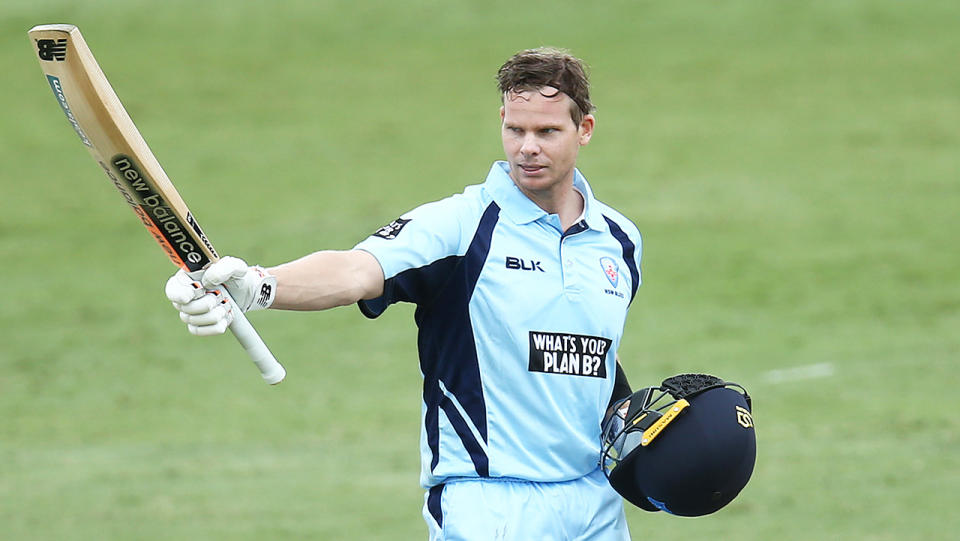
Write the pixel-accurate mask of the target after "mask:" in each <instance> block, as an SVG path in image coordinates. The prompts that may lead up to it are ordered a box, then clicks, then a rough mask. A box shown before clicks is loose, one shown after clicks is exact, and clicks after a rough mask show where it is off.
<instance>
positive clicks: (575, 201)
mask: <svg viewBox="0 0 960 541" xmlns="http://www.w3.org/2000/svg"><path fill="white" fill-rule="evenodd" d="M518 186H519V185H518ZM520 191H522V192H523V193H524V194H525V195H526V196H527V197H528V198H529V199H530V200H531V201H533V202H534V203H535V204H536V205H537V206H538V207H540V208H542V209H543V210H545V211H546V212H548V213H550V214H556V215H557V216H558V217H559V218H560V225H561V226H563V230H564V231H566V230H567V229H568V228H569V227H570V226H571V225H573V224H574V223H575V222H576V221H577V218H579V217H580V215H581V214H582V213H583V209H584V205H585V202H584V199H583V195H582V194H581V193H580V191H579V190H577V189H575V188H574V187H573V181H572V180H571V182H570V184H569V185H567V186H565V187H564V189H563V190H558V191H551V192H547V193H539V192H529V191H527V190H524V189H523V188H520Z"/></svg>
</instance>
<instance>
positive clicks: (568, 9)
mask: <svg viewBox="0 0 960 541" xmlns="http://www.w3.org/2000/svg"><path fill="white" fill-rule="evenodd" d="M598 4H600V5H596V6H592V5H590V4H589V3H586V2H566V1H561V2H528V3H523V4H522V5H520V4H517V3H513V2H504V1H499V0H497V1H487V2H467V1H454V2H440V1H436V0H433V1H430V0H415V1H411V2H385V1H368V2H357V3H351V2H327V1H324V2H306V1H295V2H283V3H277V5H276V6H274V5H273V4H268V3H266V2H251V3H249V5H248V3H232V2H225V1H214V2H202V3H199V2H197V3H195V2H186V1H182V0H178V1H171V2H164V3H154V2H146V1H135V2H134V1H128V2H119V1H118V2H107V1H101V2H94V1H88V2H67V1H53V0H43V1H40V0H33V1H29V2H28V1H26V0H13V1H12V2H11V1H7V2H4V3H3V5H2V6H0V65H2V66H3V71H4V75H3V85H2V86H0V92H2V99H0V103H2V124H0V126H2V127H0V164H2V166H0V190H2V191H0V194H2V195H0V208H2V212H0V258H2V261H3V273H2V276H3V282H4V284H5V292H4V294H3V296H2V301H0V328H2V329H3V330H2V332H3V340H2V346H0V538H3V539H11V540H21V539H22V540H62V539H83V540H86V539H96V540H130V539H137V540H159V539H202V540H228V539H229V540H258V541H260V540H266V539H270V540H281V539H363V540H367V539H370V540H406V539H425V538H426V528H425V526H424V525H423V523H422V519H421V518H420V506H421V504H422V492H421V490H420V488H419V487H418V484H417V477H418V468H419V457H418V450H417V438H418V434H419V429H418V416H419V411H420V406H419V400H420V377H419V372H418V366H417V361H416V353H415V327H414V324H413V321H412V313H413V311H412V307H409V306H395V307H393V308H392V309H390V310H389V311H388V312H387V314H385V316H384V317H382V318H380V319H379V320H377V321H368V320H366V319H365V318H363V317H362V316H361V315H360V313H359V311H357V310H356V309H352V308H344V309H340V310H335V311H331V312H326V313H312V314H295V313H279V312H278V313H256V314H254V315H253V316H252V318H251V319H252V320H253V321H254V323H255V324H256V325H257V327H258V328H259V330H260V331H261V333H262V335H263V336H264V337H265V338H266V340H267V342H268V343H269V344H270V345H271V347H272V348H273V349H274V351H275V352H276V354H277V356H278V358H280V359H281V360H282V361H283V362H284V363H285V364H286V366H287V369H288V372H289V376H288V380H287V381H286V382H285V383H284V384H283V385H281V386H280V387H277V388H270V387H268V386H266V385H264V384H263V383H262V382H261V381H260V378H259V375H258V374H257V373H256V370H255V369H254V368H253V367H252V366H251V365H250V364H249V362H248V361H247V360H246V359H245V357H244V355H243V353H242V351H241V349H240V347H239V346H238V345H237V344H236V343H235V342H234V341H233V340H232V339H230V338H226V337H220V338H213V339H197V338H193V337H191V336H189V335H188V334H187V333H186V332H185V330H184V329H183V328H182V326H181V324H180V323H179V321H178V320H177V318H176V315H175V312H174V311H173V310H172V309H171V308H170V306H169V305H168V304H167V301H166V300H165V298H164V296H163V284H164V282H165V280H166V278H167V276H168V275H169V274H170V273H171V272H172V271H173V270H174V269H173V267H172V266H171V265H169V264H168V263H167V262H166V259H165V258H164V256H163V255H162V254H161V252H160V251H159V250H158V249H157V247H156V246H155V245H154V244H153V243H152V241H151V240H150V239H149V238H148V236H147V234H146V233H145V232H144V231H143V230H142V228H140V227H139V226H138V225H137V223H136V219H135V218H134V217H133V215H132V214H131V213H130V211H129V210H127V209H125V208H124V207H125V205H124V204H123V203H122V199H121V198H120V197H119V195H118V194H116V193H115V191H114V189H113V188H112V187H111V186H110V184H109V182H108V181H107V180H106V178H105V177H103V175H102V173H100V172H99V171H98V170H97V167H96V166H95V164H94V163H93V162H92V160H91V159H90V158H89V157H88V156H87V153H86V151H85V149H84V148H83V146H82V145H81V144H79V143H78V142H77V138H76V136H75V134H74V133H73V132H72V130H71V129H70V128H69V126H68V124H67V122H66V121H65V119H64V118H63V114H62V113H61V112H60V110H59V108H58V107H57V105H56V102H55V100H54V98H53V97H52V96H51V94H50V91H49V88H48V87H47V85H46V83H45V81H44V80H43V77H42V74H41V72H40V69H39V67H38V65H37V62H36V60H35V58H34V56H33V55H32V54H31V44H30V43H29V42H28V40H27V36H26V31H27V30H28V29H29V28H30V27H31V26H33V25H35V24H41V23H51V22H70V23H74V24H77V25H79V26H80V27H81V29H83V32H84V35H85V36H86V39H87V42H88V43H89V44H90V46H91V47H92V48H93V50H94V52H95V54H96V55H97V57H98V59H99V61H100V63H101V65H102V67H103V69H104V71H105V72H106V74H107V76H108V77H109V78H110V80H111V82H112V83H113V85H114V87H115V89H116V90H117V93H118V94H119V96H120V98H121V99H122V100H123V101H124V103H125V105H126V107H127V109H128V111H129V112H130V114H131V116H132V117H133V119H134V121H136V122H137V124H138V126H139V128H140V130H141V131H142V132H143V134H144V136H145V138H146V139H147V141H148V142H149V143H150V145H151V147H152V148H153V150H154V152H155V153H156V154H157V156H158V158H159V159H160V162H161V163H163V164H164V167H165V169H166V170H167V172H168V173H169V174H170V176H171V178H172V179H173V180H174V182H175V183H176V184H177V185H178V187H179V188H180V190H181V192H182V193H183V195H184V198H185V199H186V200H187V201H188V202H189V203H190V205H191V208H192V210H193V211H194V213H195V214H196V215H197V216H198V217H199V219H200V221H201V223H203V224H204V228H205V229H206V232H207V233H208V235H209V236H210V238H211V240H212V241H213V242H214V243H215V244H216V245H217V246H218V248H219V249H220V251H221V252H225V253H230V254H235V255H239V256H242V257H244V258H246V259H247V260H248V261H251V262H257V263H261V264H264V265H272V264H276V263H280V262H282V261H286V260H289V259H293V258H295V257H299V256H300V255H303V254H305V253H307V252H309V251H312V250H316V249H321V248H347V247H350V246H352V245H353V244H354V243H355V242H357V241H359V240H360V239H362V238H363V237H365V236H366V235H367V234H369V233H370V232H372V231H373V230H375V229H376V228H377V227H379V226H380V225H383V224H385V223H387V222H389V221H391V220H392V219H394V218H395V217H397V216H398V215H399V214H400V213H401V212H403V211H405V210H407V209H409V208H411V207H413V206H415V205H417V204H419V203H421V202H424V201H428V200H432V199H438V198H441V197H444V196H446V195H448V194H450V193H453V192H457V191H460V189H461V188H462V186H464V185H466V184H472V183H476V182H479V181H481V180H482V178H483V175H484V174H485V173H486V171H487V168H488V167H489V164H490V162H491V161H492V160H494V159H497V158H498V157H499V156H500V154H501V148H500V142H499V139H498V136H497V134H498V127H497V121H498V118H497V107H498V106H499V98H498V96H497V93H496V90H495V86H494V82H493V75H494V73H495V70H496V68H497V67H498V66H499V65H500V63H501V62H502V61H503V60H504V59H505V58H507V57H508V56H509V55H510V54H512V53H513V52H515V51H516V50H519V49H521V48H525V47H531V46H538V45H544V44H549V45H558V46H563V47H567V48H570V49H571V50H572V51H573V52H574V53H575V54H578V55H581V56H583V57H584V58H586V59H587V60H588V62H589V63H590V64H591V67H592V79H593V83H594V91H593V94H594V96H593V97H594V101H595V102H596V104H597V105H598V106H599V110H598V113H597V114H598V126H597V132H596V135H595V137H594V139H593V142H592V144H591V145H590V146H589V147H588V148H587V149H585V150H584V152H583V153H582V154H581V162H580V166H581V169H582V170H583V171H584V173H585V174H586V175H587V176H588V178H590V179H591V182H592V184H593V186H594V189H595V192H596V193H597V196H598V197H599V198H601V199H603V200H605V201H607V202H609V203H611V204H613V205H614V206H616V207H618V208H619V209H620V210H622V211H623V212H625V213H626V214H627V215H628V216H630V217H631V218H632V219H633V220H634V221H635V222H636V223H637V224H638V226H639V227H640V230H641V232H643V234H644V244H645V246H644V248H645V250H644V262H645V264H644V269H643V270H644V285H643V287H642V288H641V289H640V291H639V293H638V296H637V299H636V301H635V302H634V304H633V309H632V311H631V314H630V318H629V320H628V324H627V325H628V326H627V334H626V336H625V339H624V344H623V348H622V350H621V357H622V358H623V360H624V365H625V367H626V369H627V371H628V374H629V375H630V377H631V382H632V383H633V384H634V386H642V385H650V384H655V383H657V382H659V381H660V380H662V379H663V378H665V377H667V376H670V375H673V374H675V373H678V372H687V371H706V372H710V373H714V374H717V375H719V376H722V377H725V378H727V379H731V380H735V381H738V382H740V383H742V384H744V385H745V386H746V387H747V388H748V389H749V390H750V392H751V394H752V395H753V396H754V400H755V420H756V423H757V431H758V440H759V456H758V462H757V467H756V471H755V473H754V477H753V479H752V481H751V483H750V484H749V485H748V487H747V488H746V490H745V491H744V492H743V493H742V494H741V496H740V498H738V499H737V500H736V501H735V502H734V503H733V504H731V505H730V506H729V507H728V508H726V509H724V510H723V511H721V512H720V513H718V514H716V515H712V516H709V517H705V518H700V519H680V518H676V517H671V516H666V515H663V514H648V513H644V512H641V511H638V510H634V509H630V510H628V518H629V520H630V523H631V528H632V529H633V532H634V534H635V537H636V538H637V539H647V538H650V539H653V538H662V539H676V538H683V539H698V540H700V539H710V540H721V539H738V540H741V541H747V540H777V541H790V540H814V539H816V540H820V539H836V540H850V539H857V540H878V541H879V540H891V541H892V540H898V541H899V540H903V539H918V540H933V539H937V540H939V539H954V538H955V536H956V535H957V534H956V532H957V531H958V530H960V514H958V513H957V511H956V508H957V506H958V504H960V453H958V451H957V449H958V447H960V420H958V416H957V415H956V408H957V400H956V398H955V397H954V395H953V394H952V392H950V390H951V389H950V388H951V387H954V386H956V385H955V384H956V382H957V381H958V377H957V375H956V370H957V368H956V366H957V364H958V361H960V272H958V270H960V250H958V243H957V240H956V239H957V234H958V232H960V216H958V214H960V176H958V175H960V137H958V126H960V70H958V69H957V59H958V57H957V51H960V4H957V3H956V2H953V1H926V2H897V1H893V0H889V1H872V2H871V1H866V0H862V1H853V0H850V1H845V0H835V1H826V0H822V1H809V2H787V1H784V2H748V1H732V0H731V1H719V2H706V1H690V2H653V1H647V0H643V1H632V2H627V1H611V2H602V3H598Z"/></svg>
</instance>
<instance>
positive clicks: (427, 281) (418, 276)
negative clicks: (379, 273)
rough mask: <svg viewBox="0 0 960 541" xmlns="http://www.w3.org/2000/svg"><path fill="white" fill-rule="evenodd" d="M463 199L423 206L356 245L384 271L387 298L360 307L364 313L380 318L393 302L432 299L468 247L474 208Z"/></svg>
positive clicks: (383, 296)
mask: <svg viewBox="0 0 960 541" xmlns="http://www.w3.org/2000/svg"><path fill="white" fill-rule="evenodd" d="M460 197H461V196H453V197H449V198H447V199H443V200H441V201H435V202H432V203H427V204H425V205H421V206H419V207H417V208H415V209H413V210H411V211H409V212H407V213H405V214H403V215H402V216H401V217H400V218H397V219H396V220H394V221H393V222H391V223H390V224H388V225H385V226H383V227H381V228H380V229H378V230H377V231H376V232H374V233H373V234H372V235H370V236H369V237H367V238H366V239H364V240H363V241H361V242H360V243H359V244H357V245H356V246H355V247H354V249H357V250H363V251H366V252H369V253H370V254H372V255H373V256H374V257H375V258H376V259H377V261H378V262H379V263H380V267H381V268H382V269H383V277H384V292H383V295H381V296H380V297H377V298H375V299H369V300H364V301H360V302H359V303H358V304H359V307H360V310H361V312H363V314H364V315H366V316H367V317H370V318H375V317H377V316H379V315H380V314H382V313H383V312H384V311H385V310H386V309H387V307H388V306H390V305H391V304H393V303H396V302H412V303H415V304H423V303H428V302H429V301H430V300H431V299H432V294H433V293H434V292H435V291H437V289H439V286H440V285H442V283H443V280H444V278H445V277H446V276H447V275H449V270H450V269H449V268H447V267H448V266H449V264H450V263H451V262H453V261H455V260H456V257H455V256H458V255H462V249H463V246H464V245H465V243H464V241H463V223H464V221H465V220H464V219H465V218H466V217H467V216H469V212H468V210H469V209H467V208H466V207H467V206H466V205H464V204H463V201H461V200H460Z"/></svg>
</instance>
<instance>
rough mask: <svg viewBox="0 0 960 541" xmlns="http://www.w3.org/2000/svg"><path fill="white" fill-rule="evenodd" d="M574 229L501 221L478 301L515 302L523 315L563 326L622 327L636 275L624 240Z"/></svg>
mask: <svg viewBox="0 0 960 541" xmlns="http://www.w3.org/2000/svg"><path fill="white" fill-rule="evenodd" d="M573 231H576V232H568V233H567V234H566V235H561V234H560V232H559V231H557V230H556V229H554V228H552V227H549V226H544V225H541V224H538V223H532V224H525V225H517V224H512V223H506V224H498V227H497V229H496V230H495V231H494V233H493V236H492V238H491V243H490V250H489V253H488V254H487V259H486V261H485V263H484V267H483V271H482V273H481V275H480V279H479V281H478V283H477V289H476V290H475V292H474V295H477V296H479V298H478V299H475V301H477V302H476V304H478V305H481V306H488V307H490V308H491V309H492V310H506V309H508V307H512V309H513V310H514V311H519V312H520V314H519V316H520V317H523V315H524V314H526V317H527V318H529V319H531V320H533V321H535V322H537V323H539V324H543V323H546V322H548V321H554V322H555V324H556V325H557V326H559V327H562V328H572V327H576V328H577V329H579V330H584V331H587V330H590V331H592V332H601V333H604V334H606V333H609V332H611V331H613V330H615V329H620V328H622V326H623V322H624V319H625V317H626V311H627V307H628V306H629V304H630V300H631V279H632V277H631V275H630V272H629V271H628V263H627V262H626V261H625V260H624V253H623V246H622V245H621V244H620V243H619V242H618V241H617V240H616V239H615V238H614V237H613V236H612V235H611V234H610V233H609V232H605V231H598V230H593V229H587V228H576V227H575V228H574V229H573ZM616 334H619V332H617V333H616Z"/></svg>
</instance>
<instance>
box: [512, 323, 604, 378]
mask: <svg viewBox="0 0 960 541" xmlns="http://www.w3.org/2000/svg"><path fill="white" fill-rule="evenodd" d="M529 334H530V364H529V365H528V367H527V369H528V370H529V371H531V372H543V373H545V374H564V375H568V376H587V377H592V378H606V377H607V366H606V363H605V362H604V361H605V359H606V358H607V352H608V351H610V345H611V344H613V340H610V339H609V338H603V337H600V336H585V335H582V334H567V333H555V332H544V331H530V333H529Z"/></svg>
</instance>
